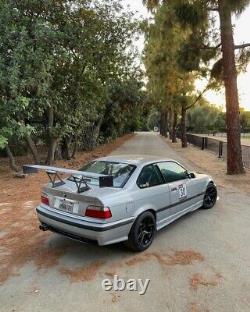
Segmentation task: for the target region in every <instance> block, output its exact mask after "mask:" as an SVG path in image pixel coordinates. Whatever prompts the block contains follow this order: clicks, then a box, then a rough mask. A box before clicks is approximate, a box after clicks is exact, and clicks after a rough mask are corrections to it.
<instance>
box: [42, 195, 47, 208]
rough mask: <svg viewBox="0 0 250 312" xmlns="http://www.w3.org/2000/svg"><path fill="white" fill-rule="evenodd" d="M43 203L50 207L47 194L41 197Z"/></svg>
mask: <svg viewBox="0 0 250 312" xmlns="http://www.w3.org/2000/svg"><path fill="white" fill-rule="evenodd" d="M41 203H42V204H44V205H47V206H49V199H48V197H47V195H45V194H42V195H41Z"/></svg>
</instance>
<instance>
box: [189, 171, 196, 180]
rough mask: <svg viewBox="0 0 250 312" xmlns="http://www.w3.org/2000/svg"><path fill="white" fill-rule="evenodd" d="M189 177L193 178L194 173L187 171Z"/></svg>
mask: <svg viewBox="0 0 250 312" xmlns="http://www.w3.org/2000/svg"><path fill="white" fill-rule="evenodd" d="M187 175H188V178H189V179H195V174H194V173H193V172H188V173H187Z"/></svg>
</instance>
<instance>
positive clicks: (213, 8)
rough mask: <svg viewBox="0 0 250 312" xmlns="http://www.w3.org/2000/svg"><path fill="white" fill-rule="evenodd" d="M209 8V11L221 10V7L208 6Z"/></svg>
mask: <svg viewBox="0 0 250 312" xmlns="http://www.w3.org/2000/svg"><path fill="white" fill-rule="evenodd" d="M207 10H208V11H213V12H218V11H219V7H208V8H207Z"/></svg>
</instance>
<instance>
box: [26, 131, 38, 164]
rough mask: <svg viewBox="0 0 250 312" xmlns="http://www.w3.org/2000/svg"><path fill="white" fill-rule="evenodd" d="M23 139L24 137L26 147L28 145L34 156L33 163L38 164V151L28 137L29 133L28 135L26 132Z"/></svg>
mask: <svg viewBox="0 0 250 312" xmlns="http://www.w3.org/2000/svg"><path fill="white" fill-rule="evenodd" d="M25 139H26V142H27V144H28V147H29V149H30V151H31V154H32V156H33V158H34V162H35V164H39V163H40V157H39V155H38V151H37V148H36V145H35V143H34V141H33V140H32V138H31V137H30V135H28V134H27V135H26V137H25Z"/></svg>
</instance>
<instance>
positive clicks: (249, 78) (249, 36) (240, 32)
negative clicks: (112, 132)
mask: <svg viewBox="0 0 250 312" xmlns="http://www.w3.org/2000/svg"><path fill="white" fill-rule="evenodd" d="M123 3H124V5H125V6H126V5H129V6H130V9H131V10H132V11H137V12H138V13H137V15H138V16H142V17H144V18H146V17H149V13H148V12H147V9H146V8H145V7H144V6H143V4H142V0H123ZM234 25H235V29H234V40H235V44H241V43H244V42H245V43H246V42H250V6H249V7H248V8H247V9H246V10H245V11H244V12H243V14H242V15H241V16H240V17H239V18H235V19H234ZM137 45H138V47H139V49H140V50H142V49H143V45H144V40H143V38H141V39H140V40H139V41H138V43H137ZM197 85H198V86H200V87H201V89H202V83H198V84H197ZM238 90H239V100H240V106H241V107H244V108H245V109H246V110H250V64H249V65H248V67H247V71H246V72H245V73H241V74H239V76H238ZM205 97H206V98H207V100H208V101H209V102H211V103H213V104H216V105H220V106H221V105H222V106H225V96H224V93H223V91H222V92H218V93H217V92H214V91H209V92H207V94H206V96H205Z"/></svg>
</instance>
